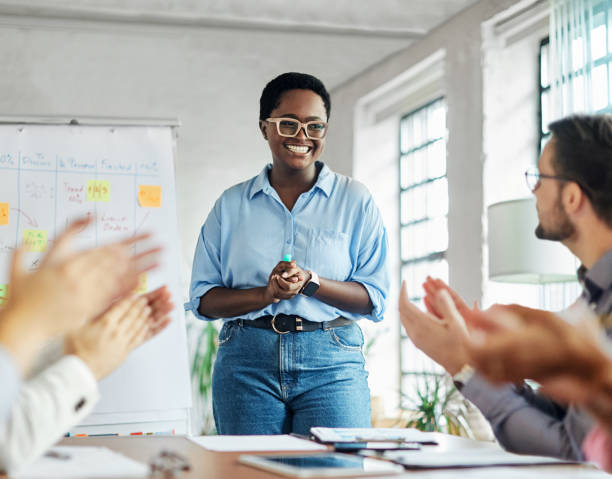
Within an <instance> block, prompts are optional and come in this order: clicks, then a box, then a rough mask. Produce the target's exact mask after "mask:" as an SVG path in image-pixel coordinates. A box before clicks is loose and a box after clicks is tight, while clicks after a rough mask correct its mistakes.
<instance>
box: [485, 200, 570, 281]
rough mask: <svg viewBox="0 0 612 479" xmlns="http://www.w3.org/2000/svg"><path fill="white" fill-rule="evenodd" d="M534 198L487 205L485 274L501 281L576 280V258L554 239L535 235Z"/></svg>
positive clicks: (535, 215) (536, 222) (535, 213)
mask: <svg viewBox="0 0 612 479" xmlns="http://www.w3.org/2000/svg"><path fill="white" fill-rule="evenodd" d="M535 203H536V202H535V198H533V197H532V198H525V199H518V200H512V201H502V202H500V203H495V204H492V205H490V206H489V208H488V218H489V278H490V279H491V280H492V281H499V282H504V283H524V284H542V283H558V282H565V281H574V280H576V269H577V268H578V266H579V263H578V260H577V259H576V258H575V257H574V256H573V255H572V254H571V253H570V252H569V250H568V249H567V248H566V247H565V246H563V245H562V244H561V243H559V242H557V241H547V240H541V239H539V238H537V237H536V236H535V233H534V232H535V229H536V226H537V225H538V215H537V212H536V205H535Z"/></svg>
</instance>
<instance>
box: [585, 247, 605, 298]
mask: <svg viewBox="0 0 612 479" xmlns="http://www.w3.org/2000/svg"><path fill="white" fill-rule="evenodd" d="M578 279H579V280H580V282H581V283H582V284H583V285H584V288H585V289H586V290H588V293H589V295H590V296H591V297H593V296H596V295H598V293H601V292H602V291H607V290H609V289H611V288H612V249H611V250H609V251H608V252H607V253H606V254H604V255H603V256H602V257H601V258H600V259H599V261H597V263H595V264H594V265H593V266H592V267H591V269H588V270H587V269H586V268H585V267H584V266H580V268H578Z"/></svg>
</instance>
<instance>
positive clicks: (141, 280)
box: [134, 273, 149, 294]
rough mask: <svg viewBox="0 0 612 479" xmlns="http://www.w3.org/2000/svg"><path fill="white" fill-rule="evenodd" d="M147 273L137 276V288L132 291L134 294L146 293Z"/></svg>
mask: <svg viewBox="0 0 612 479" xmlns="http://www.w3.org/2000/svg"><path fill="white" fill-rule="evenodd" d="M148 289H149V288H148V285H147V273H141V274H140V275H139V276H138V286H136V289H134V294H144V293H146V292H147V291H148Z"/></svg>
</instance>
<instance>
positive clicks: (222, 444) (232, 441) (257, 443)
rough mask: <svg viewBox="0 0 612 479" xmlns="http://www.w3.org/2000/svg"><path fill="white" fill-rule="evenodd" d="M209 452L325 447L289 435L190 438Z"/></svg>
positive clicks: (316, 448)
mask: <svg viewBox="0 0 612 479" xmlns="http://www.w3.org/2000/svg"><path fill="white" fill-rule="evenodd" d="M189 439H191V440H192V441H193V442H195V443H196V444H198V445H199V446H202V447H203V448H204V449H208V450H209V451H240V452H254V451H274V452H277V451H325V450H327V447H325V446H323V445H322V444H317V443H316V442H313V441H308V440H305V439H300V438H298V437H294V436H289V435H273V436H200V437H190V438H189Z"/></svg>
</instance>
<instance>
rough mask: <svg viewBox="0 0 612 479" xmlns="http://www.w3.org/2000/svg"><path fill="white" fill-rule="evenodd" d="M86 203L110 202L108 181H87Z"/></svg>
mask: <svg viewBox="0 0 612 479" xmlns="http://www.w3.org/2000/svg"><path fill="white" fill-rule="evenodd" d="M87 201H104V202H106V203H108V202H109V201H110V181H106V180H87Z"/></svg>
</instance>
